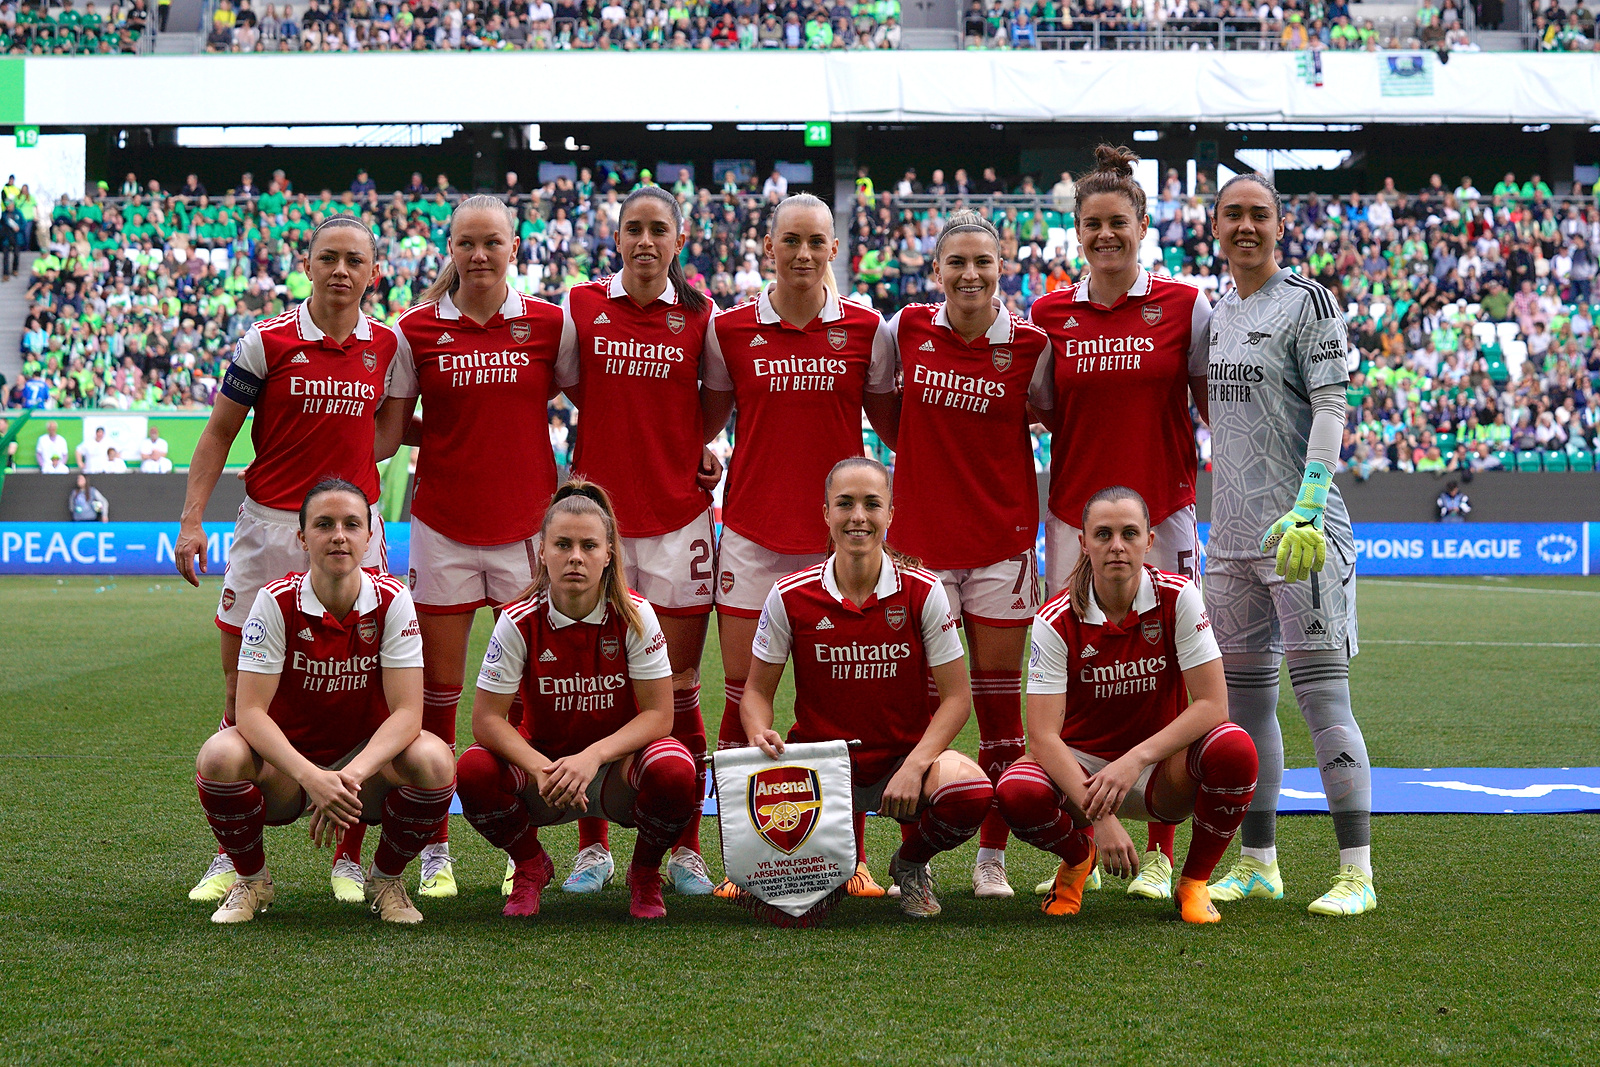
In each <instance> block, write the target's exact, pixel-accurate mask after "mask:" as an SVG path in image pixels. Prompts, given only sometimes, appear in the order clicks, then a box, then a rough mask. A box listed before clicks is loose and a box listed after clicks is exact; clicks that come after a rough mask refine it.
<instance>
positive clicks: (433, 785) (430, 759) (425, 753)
mask: <svg viewBox="0 0 1600 1067" xmlns="http://www.w3.org/2000/svg"><path fill="white" fill-rule="evenodd" d="M397 762H398V763H401V768H400V769H401V770H402V772H403V773H404V774H405V776H406V778H407V779H408V782H407V784H409V785H414V786H416V787H417V788H419V789H443V788H444V787H445V786H447V785H449V784H450V780H451V779H452V778H454V777H455V773H456V761H455V754H454V753H453V752H452V751H451V750H450V746H449V745H447V744H445V743H444V741H443V740H442V739H440V738H439V737H437V736H436V735H434V734H431V733H429V732H428V731H426V730H424V731H422V733H420V734H418V735H417V739H416V740H415V741H413V742H411V744H409V745H407V746H406V750H405V752H404V753H402V754H401V758H400V759H399V760H397Z"/></svg>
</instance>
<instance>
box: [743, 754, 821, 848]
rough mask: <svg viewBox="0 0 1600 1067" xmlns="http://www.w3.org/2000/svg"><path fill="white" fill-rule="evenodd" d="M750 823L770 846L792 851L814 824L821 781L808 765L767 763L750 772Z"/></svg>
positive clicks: (799, 844) (819, 803)
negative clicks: (792, 765)
mask: <svg viewBox="0 0 1600 1067" xmlns="http://www.w3.org/2000/svg"><path fill="white" fill-rule="evenodd" d="M748 789H749V791H748V794H747V796H748V806H749V809H750V824H751V825H752V826H754V827H755V828H756V833H758V834H760V835H761V836H762V837H763V838H764V839H765V840H766V842H767V844H769V845H771V846H772V847H773V848H775V849H777V850H778V851H779V852H782V853H783V854H784V855H786V856H792V855H794V853H795V851H796V850H798V849H799V848H800V846H801V845H803V844H805V843H806V839H807V838H809V837H810V836H811V831H812V830H814V829H816V826H817V812H818V810H820V809H821V807H822V785H821V783H820V782H818V781H817V772H816V771H814V770H812V769H811V768H809V767H767V768H764V769H762V770H759V771H757V772H756V773H754V774H752V775H751V776H750V784H749V787H748Z"/></svg>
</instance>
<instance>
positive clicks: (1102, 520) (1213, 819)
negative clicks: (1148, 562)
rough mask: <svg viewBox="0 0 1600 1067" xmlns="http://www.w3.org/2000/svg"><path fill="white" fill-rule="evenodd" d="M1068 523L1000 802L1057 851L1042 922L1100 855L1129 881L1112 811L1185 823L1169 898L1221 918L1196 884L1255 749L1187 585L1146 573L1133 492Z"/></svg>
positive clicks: (1241, 805)
mask: <svg viewBox="0 0 1600 1067" xmlns="http://www.w3.org/2000/svg"><path fill="white" fill-rule="evenodd" d="M1080 521H1081V522H1082V523H1083V530H1084V534H1083V544H1082V545H1081V546H1080V547H1081V549H1082V552H1081V554H1080V555H1079V557H1078V563H1077V564H1076V566H1074V568H1073V571H1072V573H1071V574H1070V575H1069V576H1068V578H1067V587H1066V588H1065V589H1063V590H1062V591H1061V592H1060V593H1058V594H1057V595H1056V596H1055V597H1054V598H1053V599H1052V600H1051V601H1050V602H1049V603H1048V604H1046V605H1045V606H1044V607H1043V608H1042V609H1041V610H1040V612H1039V617H1038V618H1037V619H1036V620H1035V621H1034V624H1033V654H1032V660H1031V664H1030V666H1029V670H1028V755H1027V757H1025V758H1024V759H1022V760H1019V761H1018V762H1016V763H1015V764H1013V765H1012V767H1011V769H1010V770H1009V771H1007V772H1006V773H1005V775H1004V777H1002V778H1001V779H1000V785H999V787H998V788H997V789H996V790H995V796H996V799H997V801H998V804H999V808H1000V810H1001V812H1003V813H1004V815H1005V818H1006V821H1008V822H1009V823H1010V824H1011V825H1012V826H1013V827H1014V828H1015V829H1016V831H1017V836H1018V837H1020V838H1022V839H1023V840H1024V841H1027V842H1030V843H1032V844H1035V845H1038V846H1039V847H1040V848H1042V849H1045V850H1046V851H1049V852H1054V853H1055V854H1056V855H1058V856H1060V857H1061V867H1060V869H1059V870H1058V871H1057V872H1056V877H1055V881H1054V883H1053V884H1052V886H1051V889H1050V893H1049V895H1048V896H1047V897H1045V901H1044V905H1043V910H1044V912H1045V914H1047V915H1076V914H1077V913H1078V909H1079V908H1080V907H1081V906H1082V903H1083V889H1084V884H1085V883H1086V882H1087V881H1088V879H1089V873H1090V872H1091V871H1092V870H1093V869H1094V866H1095V858H1096V854H1097V853H1098V854H1099V855H1101V856H1102V857H1103V859H1104V862H1105V865H1106V869H1107V870H1109V871H1111V873H1112V874H1116V875H1121V876H1124V877H1131V876H1132V875H1134V874H1135V873H1137V871H1138V869H1139V863H1140V858H1139V856H1138V854H1137V853H1136V852H1135V850H1134V847H1133V842H1132V841H1131V840H1129V838H1128V832H1127V831H1126V830H1124V829H1123V827H1122V822H1121V819H1120V818H1119V816H1120V817H1121V818H1128V819H1136V820H1146V821H1166V822H1172V821H1181V820H1182V819H1184V818H1186V817H1188V816H1189V815H1190V814H1191V813H1192V814H1193V816H1194V838H1193V840H1192V841H1191V842H1190V844H1189V854H1188V856H1186V857H1185V858H1184V863H1183V875H1182V877H1180V878H1179V879H1178V888H1177V894H1176V901H1175V903H1176V904H1177V908H1178V913H1179V914H1180V915H1181V916H1182V917H1183V920H1184V921H1185V922H1191V923H1211V922H1218V921H1219V920H1220V919H1221V916H1220V915H1218V913H1217V909H1216V906H1215V905H1214V904H1212V903H1211V897H1210V895H1209V894H1208V892H1207V889H1206V879H1207V878H1209V877H1211V872H1212V870H1213V869H1215V867H1216V865H1217V862H1218V861H1219V860H1221V859H1222V854H1223V853H1224V852H1225V851H1227V848H1228V842H1229V841H1231V840H1232V839H1233V834H1234V831H1236V830H1238V828H1239V821H1240V820H1241V819H1242V818H1244V812H1245V808H1246V806H1247V805H1249V803H1250V796H1251V794H1252V793H1253V792H1254V791H1255V784H1256V752H1255V748H1254V746H1252V745H1251V743H1250V737H1249V735H1247V734H1246V733H1245V732H1244V731H1243V730H1241V729H1240V728H1239V727H1237V726H1235V725H1234V724H1233V723H1231V722H1229V721H1228V703H1227V683H1226V682H1224V681H1223V677H1222V663H1221V657H1222V653H1220V652H1219V651H1218V650H1217V642H1216V638H1215V637H1214V636H1212V633H1211V620H1210V619H1208V618H1207V617H1206V610H1205V605H1204V604H1203V603H1201V600H1200V590H1199V588H1198V587H1197V586H1195V585H1194V583H1192V582H1191V581H1189V579H1187V578H1185V577H1183V576H1182V575H1178V574H1167V573H1165V572H1163V571H1158V570H1156V569H1155V568H1154V567H1147V566H1145V563H1144V561H1145V557H1146V555H1147V554H1148V552H1149V550H1150V538H1151V531H1150V513H1149V511H1148V510H1147V509H1146V507H1145V504H1144V501H1143V500H1142V499H1140V497H1139V494H1138V493H1135V492H1134V491H1133V490H1131V489H1128V488H1126V487H1124V486H1120V485H1116V486H1112V487H1110V488H1108V489H1102V490H1100V491H1099V492H1097V493H1095V494H1094V495H1093V496H1091V497H1090V498H1089V503H1088V505H1087V506H1086V507H1085V508H1084V510H1083V516H1082V519H1081V520H1080ZM1186 691H1187V694H1186ZM1097 838H1098V841H1097ZM1097 845H1098V847H1097Z"/></svg>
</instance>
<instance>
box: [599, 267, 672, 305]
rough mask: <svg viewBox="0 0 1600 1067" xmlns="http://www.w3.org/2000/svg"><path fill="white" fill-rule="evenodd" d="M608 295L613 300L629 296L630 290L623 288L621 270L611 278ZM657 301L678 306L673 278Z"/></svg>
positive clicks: (669, 279) (607, 287)
mask: <svg viewBox="0 0 1600 1067" xmlns="http://www.w3.org/2000/svg"><path fill="white" fill-rule="evenodd" d="M606 295H607V296H609V297H610V298H611V299H613V300H616V299H618V298H620V297H625V296H627V295H628V290H626V289H624V288H623V287H622V272H621V271H620V270H619V271H617V273H615V274H613V275H612V276H611V282H610V284H608V285H607V286H606ZM656 299H657V300H660V301H663V302H665V303H668V304H676V303H677V302H678V290H676V289H674V288H673V287H672V279H671V278H668V279H667V287H666V288H665V289H663V290H661V295H660V296H658V297H656Z"/></svg>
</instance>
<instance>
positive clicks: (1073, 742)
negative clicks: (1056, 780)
mask: <svg viewBox="0 0 1600 1067" xmlns="http://www.w3.org/2000/svg"><path fill="white" fill-rule="evenodd" d="M1144 570H1145V573H1144V577H1143V579H1141V580H1140V583H1139V592H1138V594H1137V595H1136V596H1135V597H1134V598H1133V609H1132V611H1130V612H1129V613H1128V616H1127V617H1126V618H1124V619H1123V620H1122V622H1121V623H1112V622H1108V621H1107V620H1106V613H1105V612H1104V611H1103V610H1101V608H1100V605H1099V603H1097V602H1096V601H1095V599H1094V588H1093V585H1092V584H1091V586H1090V589H1089V607H1088V610H1087V611H1086V612H1085V613H1084V614H1085V618H1084V619H1083V620H1082V621H1079V619H1078V615H1077V613H1076V612H1074V611H1073V610H1072V594H1071V592H1070V591H1066V592H1063V593H1061V594H1060V595H1058V596H1056V597H1053V598H1051V600H1050V601H1049V602H1048V603H1047V604H1045V606H1044V607H1042V608H1040V609H1039V614H1038V616H1037V617H1036V618H1035V619H1034V620H1033V651H1032V653H1031V654H1030V658H1029V661H1028V692H1029V694H1051V693H1065V694H1066V695H1067V717H1066V720H1065V722H1064V723H1063V725H1062V728H1061V739H1062V740H1063V741H1065V742H1066V743H1067V744H1068V745H1070V746H1072V747H1073V748H1076V749H1078V750H1080V751H1082V752H1087V753H1089V755H1091V756H1099V757H1100V758H1101V759H1107V760H1114V759H1116V758H1117V757H1119V756H1121V755H1123V754H1124V753H1126V752H1127V751H1128V750H1129V749H1132V748H1134V747H1135V746H1137V745H1139V744H1140V743H1141V742H1143V741H1146V740H1148V739H1149V738H1151V737H1154V736H1155V735H1156V734H1157V733H1159V732H1160V731H1161V730H1162V728H1163V727H1165V726H1166V725H1167V724H1168V723H1170V722H1172V720H1173V719H1176V718H1177V717H1178V715H1179V714H1180V713H1181V712H1182V711H1183V709H1184V708H1186V707H1188V706H1189V704H1188V691H1187V690H1186V689H1185V687H1184V684H1183V672H1184V671H1186V670H1189V669H1190V668H1191V667H1198V666H1200V665H1201V664H1202V663H1210V662H1211V661H1212V660H1214V659H1219V658H1221V656H1222V653H1221V652H1220V651H1219V650H1218V649H1217V639H1216V635H1215V634H1213V633H1212V632H1211V618H1210V616H1208V615H1207V614H1206V607H1205V603H1204V602H1203V601H1202V600H1201V599H1200V588H1199V586H1197V585H1195V584H1194V583H1193V582H1191V581H1190V580H1189V579H1187V578H1185V577H1183V576H1182V575H1180V574H1167V573H1166V572H1164V571H1158V570H1156V569H1155V568H1154V567H1149V566H1147V567H1145V569H1144Z"/></svg>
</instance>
